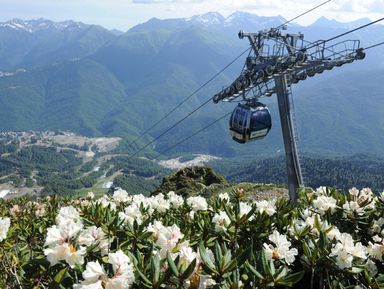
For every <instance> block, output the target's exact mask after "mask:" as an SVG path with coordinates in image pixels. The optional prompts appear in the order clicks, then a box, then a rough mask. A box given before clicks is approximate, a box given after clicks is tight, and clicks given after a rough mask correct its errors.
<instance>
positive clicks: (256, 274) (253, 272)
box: [245, 261, 264, 279]
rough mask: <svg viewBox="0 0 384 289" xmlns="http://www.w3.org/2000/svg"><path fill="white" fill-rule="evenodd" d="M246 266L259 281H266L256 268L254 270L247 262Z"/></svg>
mask: <svg viewBox="0 0 384 289" xmlns="http://www.w3.org/2000/svg"><path fill="white" fill-rule="evenodd" d="M245 266H246V267H247V268H248V270H249V271H250V272H251V273H252V274H253V275H255V276H256V277H257V278H258V279H264V277H263V275H261V274H260V273H259V272H258V271H257V270H256V268H254V267H253V266H252V265H251V264H249V263H248V261H247V262H245Z"/></svg>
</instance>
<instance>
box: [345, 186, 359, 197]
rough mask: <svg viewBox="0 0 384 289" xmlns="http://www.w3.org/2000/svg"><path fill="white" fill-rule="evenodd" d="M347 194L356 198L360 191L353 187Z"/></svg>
mask: <svg viewBox="0 0 384 289" xmlns="http://www.w3.org/2000/svg"><path fill="white" fill-rule="evenodd" d="M348 192H349V194H350V195H351V196H357V195H358V194H359V193H360V191H359V190H358V189H356V188H355V187H353V188H352V189H349V191H348Z"/></svg>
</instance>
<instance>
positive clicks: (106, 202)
mask: <svg viewBox="0 0 384 289" xmlns="http://www.w3.org/2000/svg"><path fill="white" fill-rule="evenodd" d="M93 203H94V204H97V205H101V206H102V207H103V208H106V207H108V206H109V207H110V209H111V210H112V211H115V210H116V204H115V203H114V202H111V201H110V200H109V198H108V196H107V195H103V196H102V197H101V198H99V199H97V200H95V201H93Z"/></svg>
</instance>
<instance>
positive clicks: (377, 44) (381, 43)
mask: <svg viewBox="0 0 384 289" xmlns="http://www.w3.org/2000/svg"><path fill="white" fill-rule="evenodd" d="M383 44H384V41H383V42H380V43H376V44H373V45H371V46H368V47H366V48H364V50H368V49H371V48H374V47H376V46H380V45H383Z"/></svg>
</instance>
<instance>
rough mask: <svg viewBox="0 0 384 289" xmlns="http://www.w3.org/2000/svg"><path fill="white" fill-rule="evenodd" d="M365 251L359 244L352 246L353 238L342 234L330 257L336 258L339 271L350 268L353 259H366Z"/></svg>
mask: <svg viewBox="0 0 384 289" xmlns="http://www.w3.org/2000/svg"><path fill="white" fill-rule="evenodd" d="M366 252H367V249H366V247H365V246H363V245H362V244H361V243H360V242H358V243H356V244H354V242H353V238H352V236H351V235H349V234H347V233H342V234H341V235H340V237H339V240H338V243H337V244H336V245H335V246H334V247H333V248H332V250H331V254H330V256H331V257H336V262H337V265H338V266H339V268H340V269H344V268H350V267H351V266H352V261H353V257H357V258H361V259H366V258H367V256H366Z"/></svg>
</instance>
